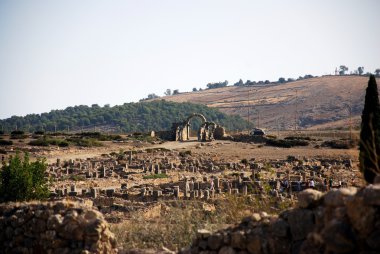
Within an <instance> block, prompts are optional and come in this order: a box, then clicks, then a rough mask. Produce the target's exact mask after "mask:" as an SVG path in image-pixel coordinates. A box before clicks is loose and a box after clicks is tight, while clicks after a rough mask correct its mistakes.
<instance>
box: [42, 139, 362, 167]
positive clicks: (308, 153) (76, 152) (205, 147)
mask: <svg viewBox="0 0 380 254" xmlns="http://www.w3.org/2000/svg"><path fill="white" fill-rule="evenodd" d="M146 148H166V149H170V150H179V151H181V150H183V151H185V150H190V151H191V152H192V154H193V155H197V154H208V155H210V156H214V157H219V159H221V158H223V159H224V160H226V161H227V160H228V161H231V162H234V161H240V160H242V159H252V158H255V159H256V160H264V159H270V160H277V159H278V160H282V159H286V158H287V156H289V155H292V156H295V157H297V158H303V157H307V158H347V159H351V160H352V161H353V162H358V156H359V151H358V149H330V148H314V147H313V146H312V145H310V146H307V147H293V148H278V147H270V146H261V145H258V144H249V143H239V142H232V141H213V142H210V143H202V144H201V143H199V142H197V141H194V140H192V141H187V142H178V141H171V142H165V143H163V144H144V145H141V146H136V145H134V144H119V143H112V142H104V146H103V147H95V148H68V149H59V150H57V149H55V150H52V151H48V152H43V153H42V154H40V156H41V155H42V156H44V157H46V158H47V161H48V162H49V163H51V162H54V161H56V159H57V158H60V159H61V160H68V159H76V158H78V159H85V158H91V157H97V156H100V155H102V154H109V153H111V152H119V151H121V150H122V151H127V150H138V149H146Z"/></svg>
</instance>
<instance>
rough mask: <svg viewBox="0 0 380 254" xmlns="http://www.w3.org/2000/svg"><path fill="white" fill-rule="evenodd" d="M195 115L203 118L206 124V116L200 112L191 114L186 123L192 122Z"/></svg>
mask: <svg viewBox="0 0 380 254" xmlns="http://www.w3.org/2000/svg"><path fill="white" fill-rule="evenodd" d="M194 117H199V118H200V119H201V120H202V124H204V123H205V122H207V120H206V117H205V116H204V115H202V114H199V113H193V114H191V115H190V116H189V117H188V118H187V119H186V121H185V122H186V124H190V120H191V119H192V118H194Z"/></svg>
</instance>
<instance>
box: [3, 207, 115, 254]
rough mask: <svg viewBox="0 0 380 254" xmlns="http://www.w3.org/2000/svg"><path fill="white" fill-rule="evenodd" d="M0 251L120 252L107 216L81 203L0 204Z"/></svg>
mask: <svg viewBox="0 0 380 254" xmlns="http://www.w3.org/2000/svg"><path fill="white" fill-rule="evenodd" d="M0 229H1V230H0V253H60V254H61V253H67V254H68V253H116V241H115V238H114V235H113V234H112V233H111V232H110V231H109V226H108V223H107V222H106V221H105V220H104V218H103V215H102V214H101V213H100V212H98V211H96V210H94V209H92V208H91V207H90V206H85V205H84V204H80V203H77V202H69V201H59V202H45V203H42V202H29V203H7V204H2V205H0Z"/></svg>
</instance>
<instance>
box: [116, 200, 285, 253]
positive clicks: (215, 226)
mask: <svg viewBox="0 0 380 254" xmlns="http://www.w3.org/2000/svg"><path fill="white" fill-rule="evenodd" d="M291 205H292V203H290V202H289V201H288V202H286V201H285V202H280V203H278V202H277V201H276V200H275V199H274V198H270V197H266V198H262V199H260V198H258V197H255V196H245V197H241V196H231V195H226V196H225V198H223V199H219V200H215V201H210V202H202V201H173V202H167V203H161V213H160V214H159V215H158V216H156V217H155V218H148V219H147V218H144V216H142V214H139V213H137V212H136V213H134V214H132V215H131V219H129V220H127V221H125V222H123V223H120V224H115V225H112V227H111V230H112V231H113V232H114V233H115V235H116V238H117V240H118V244H119V246H122V247H123V248H124V249H134V248H137V249H159V248H161V247H163V246H165V247H166V248H169V249H171V250H179V249H181V248H183V247H185V246H188V245H189V244H191V241H192V239H194V238H195V236H196V233H197V231H198V230H199V229H207V230H210V231H215V230H219V229H222V228H225V227H227V226H230V225H232V224H236V223H239V222H240V221H241V220H242V219H243V218H244V217H247V216H250V215H251V214H253V213H254V212H261V211H266V212H268V213H278V212H280V211H282V210H284V209H286V208H288V207H290V206H291Z"/></svg>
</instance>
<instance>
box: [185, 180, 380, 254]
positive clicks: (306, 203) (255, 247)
mask: <svg viewBox="0 0 380 254" xmlns="http://www.w3.org/2000/svg"><path fill="white" fill-rule="evenodd" d="M298 198H299V203H298V207H297V208H294V209H290V210H285V211H284V212H282V213H280V215H279V216H272V215H268V214H267V213H265V212H261V213H255V214H253V215H252V216H251V217H247V218H245V219H243V220H242V222H241V223H240V224H239V225H237V226H234V227H230V228H228V229H225V230H220V231H218V232H215V233H211V232H209V231H207V230H200V231H199V232H198V237H197V238H196V239H194V240H193V243H192V245H191V246H190V247H189V248H187V249H184V250H182V251H181V252H180V253H181V254H191V253H219V254H235V253H257V254H261V253H268V254H270V253H301V254H310V253H315V254H319V253H380V216H379V215H380V184H377V185H369V186H367V187H365V188H362V189H357V188H353V187H350V188H341V189H338V190H332V191H329V192H327V193H326V194H322V193H321V192H319V191H316V190H312V189H307V190H305V191H303V192H301V193H300V194H299V197H298Z"/></svg>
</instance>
